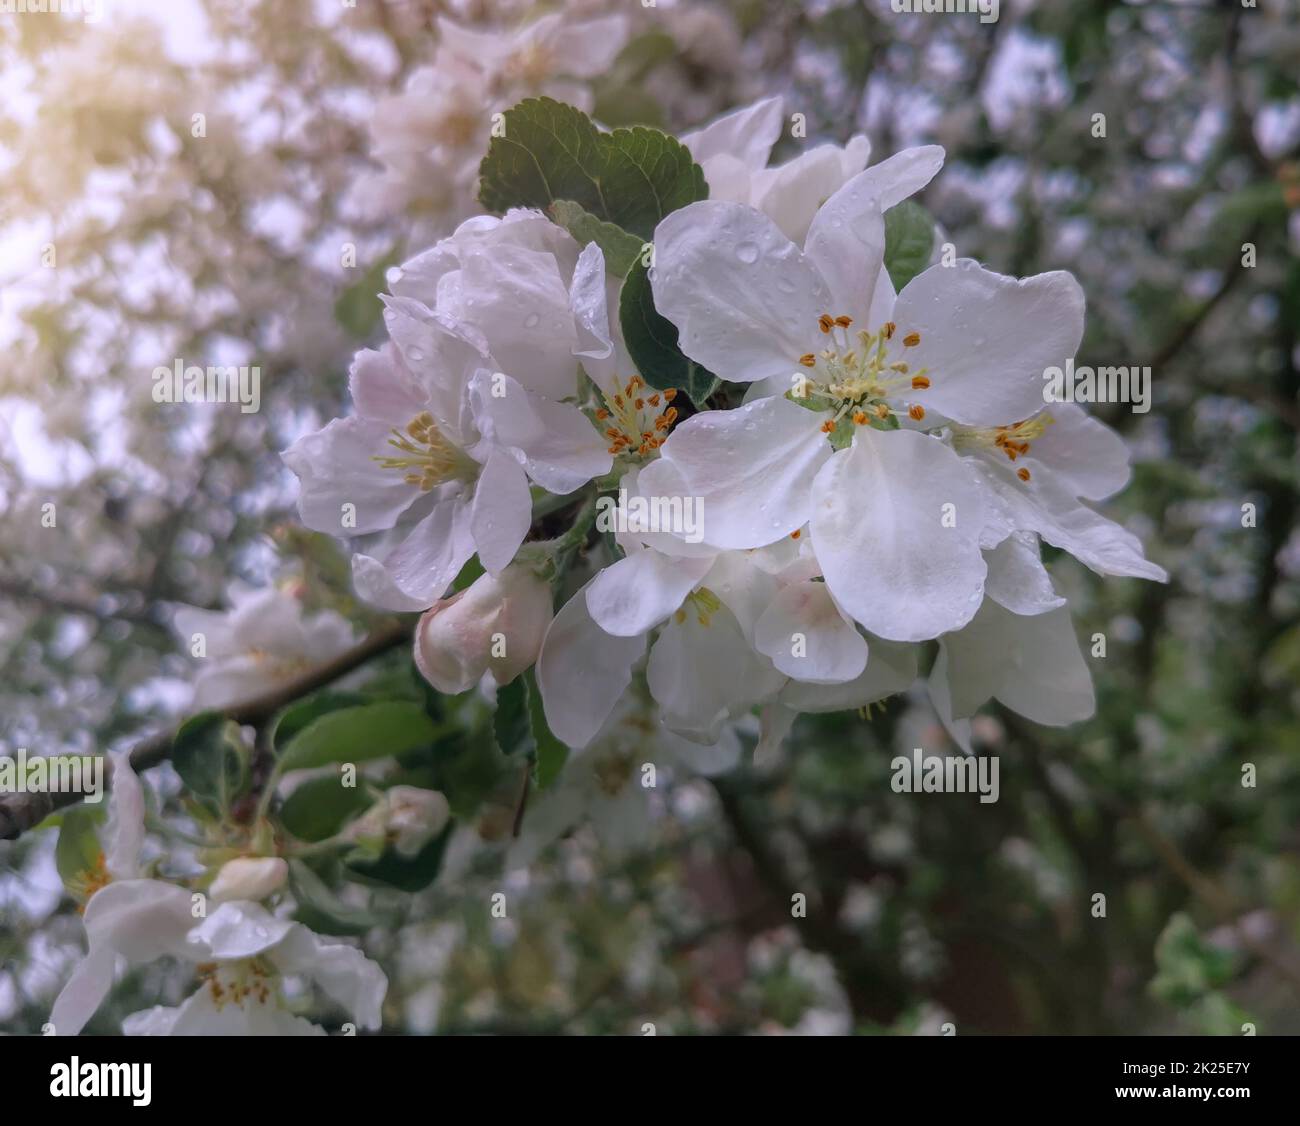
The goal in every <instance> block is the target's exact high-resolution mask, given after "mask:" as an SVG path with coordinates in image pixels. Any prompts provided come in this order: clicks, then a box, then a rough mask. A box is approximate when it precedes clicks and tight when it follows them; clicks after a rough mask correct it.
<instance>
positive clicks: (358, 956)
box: [270, 923, 388, 1031]
mask: <svg viewBox="0 0 1300 1126" xmlns="http://www.w3.org/2000/svg"><path fill="white" fill-rule="evenodd" d="M270 958H271V961H272V962H274V963H275V965H276V967H277V968H278V969H279V970H280V971H281V972H282V973H286V974H302V975H303V976H304V977H308V978H310V979H311V980H312V981H314V982H315V983H316V984H317V985H319V986H320V987H321V989H323V990H324V991H325V993H326V994H327V995H328V996H329V997H330V999H331V1000H333V1001H334V1002H335V1003H336V1004H338V1005H340V1006H341V1007H342V1008H343V1009H344V1010H345V1011H346V1012H347V1013H348V1014H350V1015H351V1017H352V1019H353V1020H355V1021H356V1022H357V1024H358V1025H360V1027H362V1028H366V1029H370V1030H372V1031H373V1030H375V1029H378V1028H380V1027H381V1026H382V1024H383V1017H382V1008H383V1004H384V995H385V994H386V993H387V992H388V978H387V977H386V976H385V974H384V971H383V970H381V969H380V968H379V966H378V964H377V963H375V962H372V961H371V960H370V959H369V958H367V957H366V956H365V955H364V954H363V953H362V952H361V951H360V950H358V949H357V948H356V947H355V946H349V945H348V944H347V943H346V942H337V941H334V942H329V941H326V940H325V939H322V938H320V937H319V936H318V935H317V934H316V933H315V932H314V931H311V930H308V929H307V927H305V926H303V925H302V924H301V923H293V924H291V925H290V928H289V931H288V933H287V934H286V935H285V936H284V939H283V940H282V941H281V942H280V943H279V945H277V946H276V948H275V949H274V950H273V951H272V952H271V954H270Z"/></svg>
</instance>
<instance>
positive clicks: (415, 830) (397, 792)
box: [347, 786, 451, 860]
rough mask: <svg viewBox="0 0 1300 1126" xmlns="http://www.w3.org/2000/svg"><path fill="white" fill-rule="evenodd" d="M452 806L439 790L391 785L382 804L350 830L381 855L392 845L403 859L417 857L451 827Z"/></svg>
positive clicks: (354, 838)
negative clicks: (449, 823) (448, 824)
mask: <svg viewBox="0 0 1300 1126" xmlns="http://www.w3.org/2000/svg"><path fill="white" fill-rule="evenodd" d="M450 818H451V807H450V806H449V805H448V804H447V799H446V797H445V796H444V795H443V794H441V793H440V792H439V791H437V790H426V789H423V788H421V787H419V786H390V787H389V788H388V789H387V790H385V791H384V792H383V795H382V796H381V797H380V799H379V801H378V802H376V803H375V805H374V806H372V807H371V808H370V809H369V810H367V811H366V812H365V813H364V814H362V816H361V817H359V818H357V820H355V821H354V822H352V824H351V825H349V826H348V828H347V835H348V837H349V838H350V839H352V840H355V841H356V842H357V843H358V844H360V845H361V846H362V847H363V848H369V849H371V850H372V851H374V852H376V853H379V852H382V851H383V850H384V848H385V847H386V846H387V845H388V844H390V843H391V844H392V846H393V848H394V850H395V851H396V852H397V854H398V855H399V856H403V857H406V858H407V859H408V860H409V859H410V858H412V857H414V856H416V855H417V854H418V853H419V851H420V850H421V849H422V848H424V846H425V845H426V844H428V843H429V841H431V840H432V839H433V838H434V837H436V836H437V835H438V834H439V833H441V832H442V831H443V829H445V828H446V827H447V822H448V820H450Z"/></svg>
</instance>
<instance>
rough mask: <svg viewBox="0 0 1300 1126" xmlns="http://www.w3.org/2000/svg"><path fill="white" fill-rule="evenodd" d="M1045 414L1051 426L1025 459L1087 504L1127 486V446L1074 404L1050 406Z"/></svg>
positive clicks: (1036, 439)
mask: <svg viewBox="0 0 1300 1126" xmlns="http://www.w3.org/2000/svg"><path fill="white" fill-rule="evenodd" d="M1047 413H1048V414H1049V415H1050V416H1051V419H1052V424H1051V425H1050V426H1048V427H1047V429H1046V430H1044V431H1043V434H1042V437H1040V438H1035V439H1034V441H1033V444H1032V445H1031V446H1030V447H1029V453H1028V454H1026V455H1025V456H1026V457H1028V458H1029V459H1031V460H1032V461H1037V462H1041V463H1042V464H1043V465H1047V466H1050V467H1051V469H1052V471H1053V473H1055V474H1056V476H1057V477H1058V478H1060V480H1061V483H1062V484H1064V485H1067V486H1068V487H1069V488H1071V489H1072V490H1073V491H1074V495H1075V496H1079V497H1085V498H1086V499H1088V500H1105V499H1106V497H1108V496H1112V495H1114V494H1115V493H1117V492H1119V491H1120V489H1122V488H1123V487H1124V486H1125V485H1127V484H1128V479H1129V477H1130V476H1131V472H1130V470H1129V464H1128V463H1129V452H1128V446H1127V445H1125V443H1124V439H1123V438H1121V437H1120V436H1119V435H1118V434H1116V433H1115V431H1114V430H1112V429H1111V428H1110V427H1109V426H1107V425H1106V424H1105V423H1104V422H1102V421H1100V420H1099V419H1096V418H1093V417H1092V416H1091V415H1090V414H1088V412H1087V411H1085V410H1084V409H1083V408H1082V407H1080V406H1076V405H1075V404H1074V403H1053V404H1052V405H1051V407H1050V408H1049V409H1048V411H1047Z"/></svg>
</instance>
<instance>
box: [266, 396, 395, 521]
mask: <svg viewBox="0 0 1300 1126" xmlns="http://www.w3.org/2000/svg"><path fill="white" fill-rule="evenodd" d="M392 436H393V435H392V427H391V426H390V425H389V424H388V423H387V422H374V421H370V420H368V419H363V418H336V419H334V420H333V421H332V422H330V423H329V424H328V425H327V426H326V427H325V428H324V429H323V430H318V431H316V433H314V434H307V435H304V436H303V437H301V438H299V439H298V440H297V441H296V442H294V444H293V445H292V446H290V447H289V448H288V449H287V450H285V451H284V453H283V454H282V455H281V456H282V457H283V458H284V463H285V465H287V466H288V467H289V468H290V469H292V470H293V472H294V473H296V474H297V476H298V480H299V482H300V483H301V487H300V490H299V493H298V511H299V513H300V514H301V516H302V522H303V523H304V524H306V525H307V527H309V528H311V529H312V530H313V531H316V532H325V533H327V534H328V535H331V536H343V535H348V536H352V535H357V536H359V535H364V534H366V533H367V532H378V531H383V530H384V529H385V528H391V527H392V526H393V525H394V524H396V523H397V520H398V518H399V517H400V516H401V515H402V513H403V512H405V511H406V510H407V509H408V508H409V507H410V506H411V505H412V503H414V501H415V500H416V499H417V498H418V497H419V495H420V492H419V490H418V489H417V488H415V486H413V485H409V484H407V482H406V480H405V474H404V473H403V472H402V471H401V470H399V469H385V468H383V467H382V466H381V465H380V464H379V462H378V461H377V460H375V459H376V458H378V457H382V456H384V455H385V454H388V453H392V452H393V450H392V448H391V447H390V446H389V445H388V440H389V439H390V438H391V437H392ZM353 516H355V519H356V524H355V526H353V525H352V524H351V523H350V518H351V517H353ZM345 518H349V523H348V524H345V523H344V521H345Z"/></svg>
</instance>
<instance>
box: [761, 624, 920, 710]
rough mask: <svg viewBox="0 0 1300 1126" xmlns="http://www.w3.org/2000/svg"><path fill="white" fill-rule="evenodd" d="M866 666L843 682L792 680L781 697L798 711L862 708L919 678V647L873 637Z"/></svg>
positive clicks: (782, 701)
mask: <svg viewBox="0 0 1300 1126" xmlns="http://www.w3.org/2000/svg"><path fill="white" fill-rule="evenodd" d="M869 644H870V654H869V655H868V657H867V667H866V668H865V669H864V670H863V672H862V674H861V675H860V676H857V677H855V678H854V679H853V680H850V681H847V682H846V683H844V684H807V683H804V682H803V681H798V680H792V681H790V682H789V683H788V684H787V685H786V686H785V687H784V688H783V689H782V690H781V695H780V697H779V699H780V702H781V704H782V705H783V706H784V707H787V708H791V709H793V710H794V711H796V712H841V711H845V710H847V709H849V708H862V707H866V705H867V704H874V703H875V702H876V701H877V700H883V699H885V698H886V697H887V696H893V695H895V694H897V693H899V692H903V691H906V690H907V689H908V688H910V687H911V686H912V682H913V681H914V680H916V646H915V645H900V644H898V643H897V642H894V641H884V640H881V639H880V638H876V637H873V638H871V639H870V642H869Z"/></svg>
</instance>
